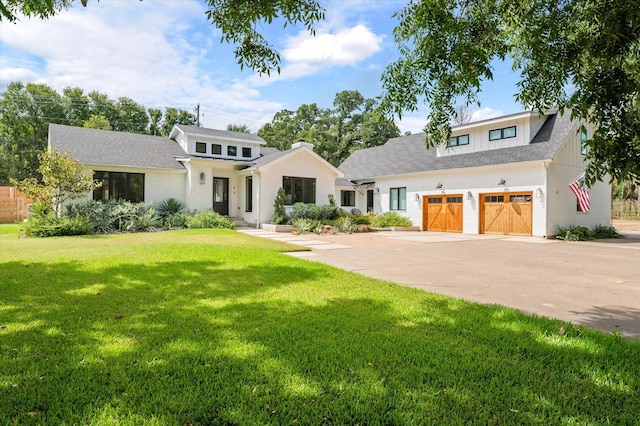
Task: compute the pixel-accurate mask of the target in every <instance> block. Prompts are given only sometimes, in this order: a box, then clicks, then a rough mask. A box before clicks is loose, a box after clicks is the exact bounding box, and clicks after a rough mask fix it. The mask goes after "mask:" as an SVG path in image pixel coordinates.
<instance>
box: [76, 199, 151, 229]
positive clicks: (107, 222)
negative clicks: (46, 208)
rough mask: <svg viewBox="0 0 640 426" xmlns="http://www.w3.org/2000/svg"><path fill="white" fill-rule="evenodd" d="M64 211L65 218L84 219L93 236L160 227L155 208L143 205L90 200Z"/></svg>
mask: <svg viewBox="0 0 640 426" xmlns="http://www.w3.org/2000/svg"><path fill="white" fill-rule="evenodd" d="M66 210H67V211H66V214H65V216H66V217H69V218H86V219H87V220H88V221H89V225H90V227H91V232H92V233H94V234H108V233H111V232H141V231H155V230H156V229H157V228H158V227H159V226H160V225H161V222H160V221H159V220H158V218H157V217H156V210H155V207H154V206H146V205H145V204H144V203H132V202H130V201H123V200H109V201H106V202H101V201H93V200H91V201H86V202H84V203H78V204H72V205H69V206H67V208H66Z"/></svg>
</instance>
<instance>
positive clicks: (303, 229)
mask: <svg viewBox="0 0 640 426" xmlns="http://www.w3.org/2000/svg"><path fill="white" fill-rule="evenodd" d="M316 223H317V222H316ZM291 225H293V229H294V230H296V231H297V232H299V233H301V234H306V233H308V232H311V230H313V229H314V221H313V220H311V219H294V220H293V221H292V222H291Z"/></svg>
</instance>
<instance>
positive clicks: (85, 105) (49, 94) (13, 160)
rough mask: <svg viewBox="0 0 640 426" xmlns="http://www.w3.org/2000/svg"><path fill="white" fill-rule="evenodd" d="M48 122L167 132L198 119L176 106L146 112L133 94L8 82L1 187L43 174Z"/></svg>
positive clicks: (0, 119)
mask: <svg viewBox="0 0 640 426" xmlns="http://www.w3.org/2000/svg"><path fill="white" fill-rule="evenodd" d="M50 123H55V124H67V125H71V126H81V127H82V126H84V127H91V128H95V129H104V130H118V131H123V132H131V133H148V134H152V135H160V136H168V135H169V132H170V131H171V129H172V128H173V126H174V125H175V124H186V125H194V124H195V123H196V117H195V116H194V115H193V114H192V113H190V112H188V111H185V110H181V109H177V108H166V110H165V111H164V114H163V112H162V110H155V109H149V112H147V110H146V109H145V107H144V106H142V105H141V104H139V103H137V102H136V101H134V100H133V99H131V98H128V97H121V98H119V99H118V100H116V101H114V100H112V99H110V98H109V97H108V95H106V94H104V93H99V92H96V91H92V92H89V93H88V94H86V95H85V92H84V90H83V89H81V88H78V87H66V88H64V89H63V90H62V94H59V93H57V92H56V91H55V90H54V89H52V88H51V87H49V86H47V85H45V84H36V83H27V84H23V83H20V82H13V83H10V84H9V85H8V86H7V89H6V90H5V91H4V92H3V93H1V94H0V185H6V184H7V183H8V182H9V179H10V178H13V179H15V180H18V181H21V180H23V179H25V178H28V177H33V178H38V179H39V178H41V176H40V174H39V172H38V154H40V153H41V152H43V151H44V150H46V148H47V138H48V134H49V124H50Z"/></svg>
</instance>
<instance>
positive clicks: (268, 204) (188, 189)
mask: <svg viewBox="0 0 640 426" xmlns="http://www.w3.org/2000/svg"><path fill="white" fill-rule="evenodd" d="M265 145H266V142H265V141H264V140H263V139H262V138H260V137H258V136H256V135H251V134H247V133H239V132H227V131H222V130H213V129H204V128H200V127H192V126H183V125H177V126H175V127H174V128H173V130H172V132H171V135H170V137H168V138H165V137H159V136H147V135H138V134H133V133H123V132H114V131H108V130H96V129H86V128H82V127H72V126H63V125H58V124H51V125H50V126H49V149H55V150H57V151H60V152H70V153H71V155H72V156H73V157H74V158H76V159H77V160H78V161H79V162H80V163H81V164H82V165H83V166H84V167H85V168H87V169H90V170H93V171H94V172H95V176H96V179H98V180H100V181H102V183H103V185H102V187H100V188H98V189H96V190H95V191H94V192H93V194H87V196H86V197H85V199H87V200H88V199H92V198H93V199H94V200H107V199H119V198H121V199H125V200H130V201H136V202H140V201H143V202H145V203H147V204H151V203H154V202H158V201H161V200H164V199H167V198H170V197H171V198H176V199H178V200H181V201H184V202H185V204H186V205H187V208H188V209H189V210H190V211H193V210H212V209H213V210H215V211H217V212H218V213H220V214H223V215H228V216H232V217H236V218H243V219H244V220H245V221H246V222H247V223H248V224H251V225H253V226H258V225H259V224H262V223H266V222H269V219H270V218H271V215H272V214H273V201H274V199H275V197H276V193H277V192H278V189H279V188H280V187H282V188H284V190H285V193H286V195H287V204H289V205H293V204H294V203H297V202H304V203H317V204H328V202H329V198H328V197H329V195H333V194H334V193H335V180H336V179H337V178H339V177H342V176H343V174H342V172H340V171H339V170H337V169H336V168H335V167H333V166H332V165H331V164H329V163H328V162H326V161H325V160H324V159H323V158H321V157H320V156H319V155H317V154H316V153H314V152H313V146H312V145H311V144H308V143H305V142H297V143H294V144H293V145H292V146H291V149H289V150H286V151H279V150H277V149H275V148H268V147H266V146H265ZM75 201H76V202H77V201H81V200H75Z"/></svg>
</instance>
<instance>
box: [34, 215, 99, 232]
mask: <svg viewBox="0 0 640 426" xmlns="http://www.w3.org/2000/svg"><path fill="white" fill-rule="evenodd" d="M23 231H24V234H25V235H26V236H28V237H41V238H43V237H62V236H69V235H88V234H90V233H91V226H90V225H89V220H88V219H87V218H82V217H78V218H69V217H57V216H56V215H55V214H53V215H46V216H32V217H31V218H29V220H28V221H27V222H26V223H25V225H24V227H23Z"/></svg>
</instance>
